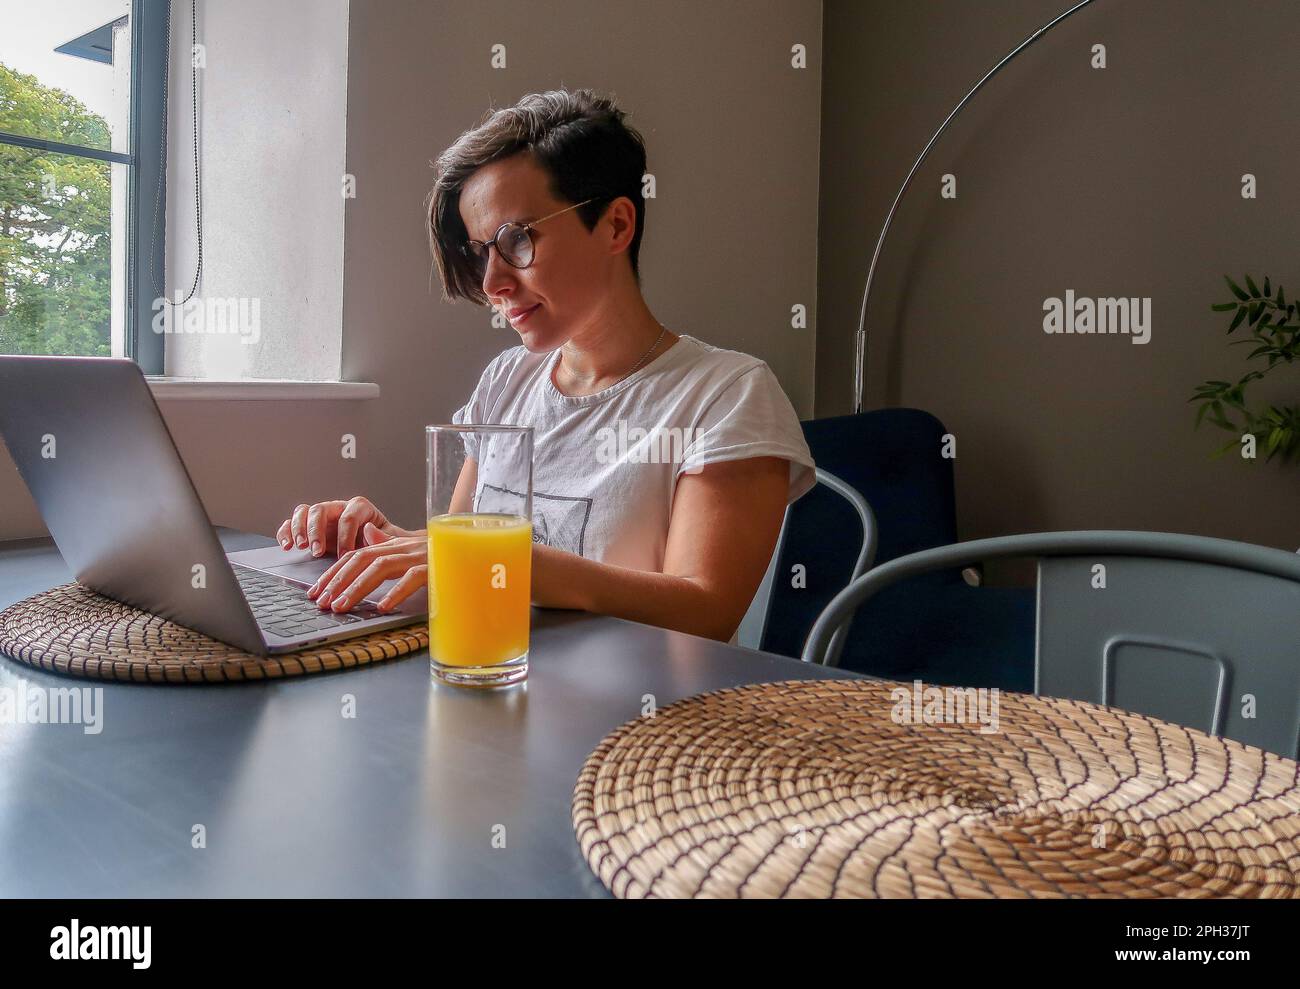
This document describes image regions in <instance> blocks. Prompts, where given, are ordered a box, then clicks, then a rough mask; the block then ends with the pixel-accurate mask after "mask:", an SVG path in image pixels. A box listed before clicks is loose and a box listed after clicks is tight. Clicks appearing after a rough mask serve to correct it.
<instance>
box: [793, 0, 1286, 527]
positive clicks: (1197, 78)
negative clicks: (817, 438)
mask: <svg viewBox="0 0 1300 989" xmlns="http://www.w3.org/2000/svg"><path fill="white" fill-rule="evenodd" d="M1071 5H1072V3H1071V2H1067V0H1000V2H998V3H996V4H985V3H980V4H975V3H970V2H967V0H927V2H925V3H903V2H876V3H869V4H866V3H861V2H852V0H827V2H826V4H825V24H824V28H825V39H826V51H825V59H826V66H825V75H824V80H823V94H822V111H823V117H822V199H821V219H820V230H819V269H818V289H819V291H818V295H819V308H820V314H821V318H820V321H819V326H818V333H817V358H818V360H817V406H816V407H817V414H818V415H819V416H825V415H835V414H842V413H845V412H849V411H851V409H852V391H851V385H852V354H853V333H854V330H855V329H856V325H857V319H858V307H859V305H860V302H861V292H862V285H863V282H864V281H865V277H866V272H867V266H868V264H869V262H870V257H871V250H872V248H873V247H874V244H875V239H876V236H877V234H878V232H879V230H880V226H881V224H882V223H883V221H884V218H885V215H886V213H887V211H888V208H889V205H890V203H891V202H892V200H893V197H894V194H895V193H896V191H897V189H898V186H899V185H900V184H901V183H902V181H903V178H904V176H905V175H906V174H907V170H908V168H910V167H911V164H912V162H913V161H914V160H915V157H916V155H917V154H918V153H919V152H920V150H921V148H922V147H923V146H924V144H925V142H926V140H928V138H929V136H930V134H931V133H932V132H933V131H934V130H935V128H937V127H938V125H939V124H940V123H941V122H942V120H943V119H944V117H945V116H946V115H947V114H948V112H949V111H950V110H951V109H952V107H953V106H954V105H956V103H957V101H958V100H960V99H961V97H962V96H964V95H965V94H966V92H967V91H968V90H969V89H970V88H971V87H972V86H973V85H974V84H975V83H976V81H978V80H979V79H980V78H981V77H982V76H983V74H984V73H985V72H986V71H987V70H988V69H989V68H990V67H991V66H992V65H993V64H994V63H995V62H996V61H997V60H998V59H1000V58H1001V57H1002V56H1003V55H1005V54H1006V53H1007V52H1008V51H1010V50H1011V49H1012V48H1013V47H1014V46H1015V45H1016V44H1018V43H1019V42H1020V41H1021V40H1023V39H1024V38H1025V37H1027V36H1029V35H1030V34H1031V33H1032V32H1033V31H1034V30H1036V29H1037V28H1038V27H1040V26H1041V25H1042V24H1044V23H1046V22H1047V21H1048V20H1049V19H1050V18H1051V17H1053V16H1055V15H1056V14H1059V13H1061V12H1063V11H1064V10H1066V9H1067V8H1068V7H1069V6H1071ZM1095 43H1102V44H1105V45H1106V46H1107V49H1108V62H1109V67H1108V68H1106V69H1104V70H1094V69H1092V68H1090V67H1089V57H1090V48H1091V46H1092V45H1093V44H1095ZM1297 51H1300V8H1298V7H1297V6H1296V4H1295V3H1294V2H1293V0H1257V2H1254V3H1250V4H1240V3H1234V2H1231V0H1143V2H1141V3H1132V2H1122V0H1097V2H1096V3H1094V4H1093V5H1092V6H1090V7H1088V8H1085V9H1084V10H1082V11H1080V12H1079V13H1077V14H1075V15H1074V16H1072V17H1071V18H1070V19H1069V20H1067V21H1065V22H1064V23H1062V24H1060V25H1058V26H1057V27H1056V28H1054V29H1053V30H1052V32H1051V33H1049V34H1048V35H1046V36H1045V37H1043V38H1041V39H1040V40H1039V41H1038V42H1037V43H1036V44H1035V45H1034V46H1032V47H1031V48H1030V49H1029V50H1028V51H1027V52H1025V53H1024V54H1022V55H1021V56H1020V57H1019V58H1018V59H1017V60H1016V61H1015V62H1013V63H1012V64H1011V65H1010V66H1009V67H1008V68H1006V69H1004V70H1003V72H1002V73H1000V74H999V75H998V76H997V77H996V78H995V79H994V80H993V81H992V82H990V83H989V85H988V86H986V87H985V89H984V90H983V91H981V93H980V94H978V95H977V96H976V97H975V99H974V100H973V101H972V102H971V103H970V104H969V105H968V106H967V108H966V109H965V110H964V111H963V113H962V115H961V116H960V117H958V119H957V120H956V121H954V123H953V124H952V125H951V126H950V127H949V130H948V132H947V133H946V134H945V136H944V137H943V138H942V139H941V141H940V143H939V144H938V145H937V146H936V148H935V150H934V151H932V152H931V156H930V158H929V160H928V162H927V163H926V165H925V166H924V167H923V169H922V171H921V172H920V173H919V174H918V176H917V179H916V180H915V182H914V184H913V186H912V188H911V190H910V191H909V193H908V197H907V198H906V199H905V200H904V203H903V205H902V207H901V209H900V213H899V215H898V217H897V218H896V220H895V223H894V227H893V230H892V233H891V235H890V239H889V240H888V241H887V242H886V246H885V253H884V257H883V259H882V264H881V266H880V268H879V269H878V271H877V284H876V288H875V290H874V291H873V293H872V316H871V318H870V320H869V327H868V329H869V341H870V348H869V357H868V360H869V368H870V374H869V379H868V388H867V393H866V394H867V399H866V407H867V408H874V407H880V406H884V405H904V406H913V407H920V408H924V409H928V410H930V411H932V412H933V413H935V414H936V415H938V416H939V418H940V419H942V420H943V421H944V422H945V423H946V425H947V426H948V427H949V429H950V430H952V431H953V432H954V433H955V434H956V435H957V443H958V455H957V461H956V478H957V495H958V512H959V517H958V525H959V531H960V534H961V536H962V538H978V537H982V536H989V535H997V534H1002V533H1009V532H1020V531H1033V530H1047V529H1068V528H1132V529H1153V530H1168V531H1179V532H1190V533H1199V534H1203V535H1210V536H1219V537H1226V538H1235V539H1242V540H1246V541H1249V542H1255V543H1262V544H1265V545H1273V546H1278V547H1281V548H1283V549H1288V550H1294V549H1296V547H1297V546H1300V514H1297V512H1296V504H1297V490H1298V489H1300V467H1296V466H1292V467H1291V468H1289V469H1288V468H1283V467H1280V466H1278V465H1277V462H1276V461H1275V462H1274V464H1272V465H1265V464H1264V463H1263V462H1262V459H1261V461H1260V462H1259V463H1256V464H1251V463H1248V462H1244V461H1243V460H1242V459H1241V458H1240V456H1229V457H1228V458H1225V459H1223V460H1220V461H1212V460H1210V459H1209V457H1208V455H1209V453H1210V452H1212V451H1213V450H1214V449H1216V448H1217V447H1218V446H1219V445H1221V444H1222V443H1224V442H1225V441H1226V440H1227V439H1228V438H1229V436H1228V434H1227V433H1223V432H1221V431H1219V430H1215V429H1213V428H1211V427H1206V426H1203V427H1202V428H1201V430H1199V431H1196V432H1194V431H1193V429H1192V426H1193V408H1194V407H1193V406H1191V405H1188V404H1187V398H1188V397H1189V396H1190V394H1191V392H1192V389H1193V387H1194V386H1195V385H1197V384H1199V383H1200V382H1201V381H1203V380H1205V379H1211V378H1220V379H1232V380H1235V379H1236V378H1237V376H1239V375H1240V374H1241V373H1242V372H1243V371H1244V370H1245V369H1246V368H1247V367H1249V366H1252V365H1248V364H1247V363H1246V362H1245V360H1244V357H1245V353H1246V352H1248V350H1249V348H1242V347H1232V348H1229V347H1228V346H1227V344H1228V341H1229V339H1230V338H1228V337H1227V336H1226V335H1225V330H1226V326H1227V323H1226V321H1225V320H1224V319H1223V318H1222V317H1221V316H1220V315H1219V314H1217V313H1211V312H1210V311H1209V306H1210V304H1211V303H1213V302H1222V301H1225V298H1226V297H1227V290H1226V288H1225V286H1224V283H1223V275H1224V274H1225V273H1231V274H1233V275H1234V278H1236V279H1237V280H1238V281H1240V277H1241V276H1242V275H1243V274H1244V273H1245V272H1247V271H1249V272H1252V273H1254V275H1255V277H1256V278H1257V279H1262V276H1263V275H1265V274H1268V275H1270V276H1271V277H1272V278H1273V281H1274V283H1275V284H1276V283H1277V282H1278V281H1279V280H1281V281H1282V283H1283V284H1284V285H1285V286H1286V287H1287V289H1288V296H1290V297H1294V296H1300V268H1297V267H1296V263H1297V261H1298V260H1300V259H1298V258H1297V256H1296V250H1295V222H1294V221H1295V217H1296V216H1297V215H1300V187H1298V186H1297V185H1296V182H1295V178H1294V176H1295V170H1296V161H1297V157H1298V155H1300V129H1297V127H1296V126H1295V123H1296V120H1297V113H1296V109H1297V87H1296V79H1295V76H1294V73H1292V72H1288V71H1286V70H1285V69H1284V66H1287V65H1290V64H1292V63H1294V60H1295V54H1296V52H1297ZM947 172H951V173H953V174H955V175H956V176H957V181H958V198H957V199H956V200H955V201H946V200H943V199H941V198H940V196H939V183H940V176H942V175H943V174H944V173H947ZM1247 172H1250V173H1254V174H1255V175H1256V176H1257V178H1258V182H1259V198H1258V199H1256V200H1253V201H1251V200H1244V199H1243V198H1242V197H1241V193H1240V183H1241V176H1242V175H1243V173H1247ZM1261 284H1262V282H1261ZM1067 288H1072V289H1074V291H1075V293H1076V294H1077V295H1087V296H1094V297H1100V296H1119V295H1123V296H1150V297H1151V298H1152V306H1153V318H1154V327H1153V333H1152V340H1151V342H1150V343H1149V344H1147V345H1145V346H1135V345H1133V344H1132V343H1131V342H1130V341H1129V339H1128V338H1126V337H1087V336H1048V335H1046V334H1045V333H1044V332H1043V329H1042V318H1043V313H1042V304H1043V300H1044V299H1046V298H1048V297H1050V296H1063V295H1064V293H1065V290H1066V289H1067ZM1239 332H1240V331H1239ZM1234 336H1235V335H1234ZM1298 372H1300V369H1297V368H1283V369H1279V370H1277V371H1275V372H1274V374H1273V376H1272V377H1273V378H1275V379H1276V380H1272V381H1270V380H1266V381H1265V382H1263V383H1261V384H1260V385H1257V386H1256V388H1257V391H1258V395H1257V396H1256V399H1257V400H1263V399H1266V398H1267V399H1269V400H1270V401H1273V402H1282V401H1288V402H1291V403H1292V404H1294V403H1295V402H1296V400H1297V399H1298V398H1300V373H1298Z"/></svg>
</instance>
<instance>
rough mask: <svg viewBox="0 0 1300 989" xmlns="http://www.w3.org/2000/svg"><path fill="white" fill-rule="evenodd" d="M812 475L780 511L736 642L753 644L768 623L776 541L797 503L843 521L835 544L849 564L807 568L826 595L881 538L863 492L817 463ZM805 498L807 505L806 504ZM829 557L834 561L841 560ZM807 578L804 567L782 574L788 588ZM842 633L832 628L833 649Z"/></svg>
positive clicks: (852, 576) (855, 573)
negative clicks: (811, 482) (839, 570)
mask: <svg viewBox="0 0 1300 989" xmlns="http://www.w3.org/2000/svg"><path fill="white" fill-rule="evenodd" d="M816 474H817V484H816V485H815V486H814V487H813V488H812V489H811V490H810V491H808V493H807V494H805V495H804V496H803V497H802V498H800V499H799V500H798V501H797V502H795V504H794V505H790V506H787V508H786V510H785V518H784V520H783V521H782V523H781V535H780V537H778V542H777V547H778V548H777V549H776V550H774V551H773V553H772V560H771V562H770V563H769V564H768V566H767V572H766V573H764V574H763V580H762V583H760V584H759V586H758V591H757V593H756V594H755V595H754V601H753V603H752V604H750V606H749V611H747V612H746V613H745V617H744V619H742V620H741V623H740V628H739V629H738V630H737V643H738V644H739V645H742V646H748V647H749V648H751V649H757V648H759V643H760V642H761V641H762V639H763V637H764V634H765V633H766V630H767V623H768V620H769V619H770V618H771V614H772V609H771V602H772V596H773V595H772V590H773V585H774V583H775V581H776V567H777V562H778V559H779V557H780V546H781V541H782V540H784V539H785V537H786V534H787V533H788V532H789V531H790V515H791V513H792V512H793V511H795V506H796V505H797V506H801V507H800V508H799V512H800V513H804V512H810V513H811V515H812V517H815V518H821V519H828V518H830V517H832V516H834V517H835V518H836V520H837V522H841V521H842V522H843V526H842V527H841V528H840V529H839V532H840V534H841V536H840V540H839V543H838V548H839V549H841V550H843V551H844V558H843V559H844V562H846V563H851V566H849V567H848V569H847V570H846V571H845V572H844V573H843V574H842V575H836V574H835V573H834V572H833V571H831V570H830V569H828V568H825V567H822V566H814V567H813V568H812V569H813V571H814V572H813V574H812V579H813V580H814V582H816V583H817V584H818V585H819V589H820V585H821V584H823V583H825V584H826V586H828V587H830V588H831V590H830V595H829V596H833V595H834V594H835V593H836V591H838V590H840V589H842V588H844V587H847V586H848V585H849V584H850V583H852V582H853V581H854V580H856V579H857V578H858V577H861V576H862V575H863V574H864V573H866V572H867V571H868V570H869V569H870V568H871V564H872V562H873V561H874V560H875V558H876V544H877V542H878V541H879V538H880V537H879V532H878V530H877V528H876V518H875V515H874V514H873V513H872V511H871V506H870V505H868V504H867V502H866V500H865V499H864V498H863V497H862V495H860V494H858V492H857V491H855V490H854V489H853V488H852V487H850V486H849V485H848V484H845V483H844V482H843V481H842V480H840V479H839V478H838V477H836V476H835V475H834V474H832V473H831V472H830V471H828V470H825V469H824V468H822V467H818V468H817V470H816ZM805 502H807V503H808V504H807V505H805ZM810 506H811V507H810ZM846 507H847V509H851V510H852V514H853V515H856V518H848V517H847V513H846ZM841 516H843V518H841ZM855 528H860V529H861V532H862V536H861V538H860V539H859V540H858V541H857V549H856V553H855V555H852V556H850V555H849V553H851V552H853V550H852V546H853V542H852V540H845V539H844V536H845V535H846V534H848V533H852V532H853V531H854V529H855ZM834 562H836V563H838V562H840V561H838V560H837V561H834ZM808 578H809V575H808V573H807V572H805V573H800V574H790V573H787V574H785V575H784V576H783V578H782V579H784V580H788V581H790V583H791V585H792V587H793V586H795V585H797V584H800V583H806V581H807V579H808ZM819 596H821V595H819ZM829 596H827V600H829ZM846 633H847V629H841V630H840V631H839V632H837V633H836V638H837V642H836V646H837V651H838V646H839V645H840V643H839V641H838V640H840V639H843V638H844V635H845V634H846Z"/></svg>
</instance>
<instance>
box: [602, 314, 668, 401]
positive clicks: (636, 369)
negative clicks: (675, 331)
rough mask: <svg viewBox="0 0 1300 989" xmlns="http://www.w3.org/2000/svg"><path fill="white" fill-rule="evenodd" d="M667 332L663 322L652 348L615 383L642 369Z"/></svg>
mask: <svg viewBox="0 0 1300 989" xmlns="http://www.w3.org/2000/svg"><path fill="white" fill-rule="evenodd" d="M667 332H668V327H666V326H664V324H663V323H660V324H659V335H658V336H657V337H655V342H654V343H652V344H651V345H650V349H649V350H647V351H646V352H645V353H644V354H642V355H641V359H640V360H639V361H637V362H636V363H635V364H633V365H632V370H630V371H628V372H627V374H625V375H623V377H621V378H619V379H618V381H615V382H614V385H616V384H618V383H619V382H621V381H626V380H627V379H628V378H630V377H632V375H633V374H635V373H636V372H637V371H638V370H639V369H640V367H641V365H642V364H644V363H645V362H646V358H648V357H649V356H650V355H651V354H653V353H654V352H655V348H656V347H658V346H659V341H660V340H662V339H663V338H664V334H665V333H667ZM614 385H610V387H611V388H613V387H614Z"/></svg>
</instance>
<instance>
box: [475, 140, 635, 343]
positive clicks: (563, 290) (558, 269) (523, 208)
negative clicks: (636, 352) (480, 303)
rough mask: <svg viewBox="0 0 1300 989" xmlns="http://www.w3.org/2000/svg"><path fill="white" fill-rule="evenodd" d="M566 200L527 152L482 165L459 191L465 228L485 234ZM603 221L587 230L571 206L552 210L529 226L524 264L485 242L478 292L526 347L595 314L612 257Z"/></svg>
mask: <svg viewBox="0 0 1300 989" xmlns="http://www.w3.org/2000/svg"><path fill="white" fill-rule="evenodd" d="M569 205H571V204H570V203H566V202H564V201H562V200H559V199H556V198H555V197H554V195H553V194H552V193H551V190H550V177H549V176H548V175H547V173H546V171H545V170H544V169H543V168H542V167H541V166H539V165H537V164H536V163H535V162H534V161H533V159H532V156H531V155H529V154H527V153H521V154H517V155H512V156H511V157H509V158H504V159H502V160H500V161H495V162H492V163H491V164H489V165H484V166H483V167H482V168H480V169H479V170H478V171H476V172H475V173H474V174H473V175H471V176H470V177H469V179H468V180H467V181H466V182H465V185H464V186H463V187H462V189H461V194H460V216H461V219H462V220H463V221H464V223H465V229H466V231H467V232H468V234H469V237H470V239H472V240H478V241H484V242H486V241H488V240H491V239H492V237H493V236H494V235H495V234H496V232H497V228H498V227H500V226H501V224H503V223H506V222H508V221H512V220H515V221H520V222H527V221H529V220H538V219H541V218H542V217H544V216H547V215H548V214H550V213H554V212H556V211H557V210H561V209H564V208H565V207H566V206H569ZM603 226H604V225H603V221H602V223H598V224H597V225H596V228H595V229H594V230H588V229H587V228H586V227H585V226H583V224H582V221H581V220H580V219H579V218H578V215H577V210H570V211H569V212H567V213H562V214H560V215H559V216H555V217H551V218H550V219H548V220H547V221H546V222H545V223H542V224H541V225H539V226H538V227H536V228H535V229H534V230H532V231H531V232H532V237H533V246H534V253H533V263H532V264H531V265H529V266H528V267H527V268H515V267H512V266H511V265H509V264H507V263H506V262H505V261H503V260H501V255H500V253H499V252H498V251H497V249H496V248H495V247H492V248H490V249H489V251H488V261H487V270H486V271H485V272H484V274H483V292H484V294H485V295H487V297H488V300H489V301H490V302H491V304H492V305H493V306H494V307H495V308H496V309H498V310H499V311H500V312H501V313H502V315H504V316H505V317H506V319H507V320H508V321H509V323H510V325H511V326H512V327H514V329H515V331H516V332H517V333H518V334H519V338H520V342H521V343H522V344H523V345H524V346H525V347H527V348H528V350H530V351H532V352H534V353H540V352H543V351H548V350H554V349H555V348H556V347H559V346H561V345H562V344H563V343H564V342H565V341H566V340H568V339H569V338H570V337H572V336H573V335H574V334H575V333H577V332H578V331H580V330H581V329H582V328H583V326H585V325H586V324H587V323H589V322H592V321H593V320H594V319H595V318H596V314H597V313H598V310H599V304H600V300H601V299H602V298H603V297H604V295H605V293H606V288H607V286H608V281H609V278H610V277H611V272H612V270H613V268H612V263H613V261H614V259H615V257H616V254H612V253H611V252H610V250H609V248H610V244H609V236H608V232H607V231H605V230H604V229H603Z"/></svg>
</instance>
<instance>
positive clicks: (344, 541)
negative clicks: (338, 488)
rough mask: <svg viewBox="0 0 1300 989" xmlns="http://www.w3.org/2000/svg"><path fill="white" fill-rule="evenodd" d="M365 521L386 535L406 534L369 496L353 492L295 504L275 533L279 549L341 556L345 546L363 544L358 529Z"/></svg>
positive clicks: (363, 526) (397, 535) (350, 548)
mask: <svg viewBox="0 0 1300 989" xmlns="http://www.w3.org/2000/svg"><path fill="white" fill-rule="evenodd" d="M367 522H373V523H374V524H375V527H376V528H378V529H379V530H380V531H382V532H386V533H388V534H389V535H390V536H394V537H400V536H409V535H411V533H409V532H407V531H406V530H405V529H403V528H401V527H400V526H397V525H394V524H393V523H392V522H390V521H388V518H387V517H386V516H385V515H384V513H383V512H381V511H380V510H379V509H378V508H376V507H375V506H374V504H373V503H372V502H371V501H370V499H369V498H365V497H363V496H361V495H357V496H356V497H355V498H352V499H350V500H348V501H320V502H317V503H316V504H314V505H299V506H298V507H297V508H295V509H294V510H293V514H292V515H291V516H290V517H289V518H287V519H285V520H284V522H282V523H281V524H280V528H279V530H278V531H277V532H276V534H275V538H276V540H277V541H278V542H279V543H280V548H281V549H293V548H294V547H297V548H298V549H308V548H310V549H311V555H312V556H323V555H324V554H325V553H333V554H334V555H335V556H342V555H343V554H344V553H346V552H348V551H349V550H352V549H356V548H357V547H358V546H363V545H365V543H364V541H363V540H362V539H361V531H362V530H363V529H364V528H365V527H366V523H367Z"/></svg>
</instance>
